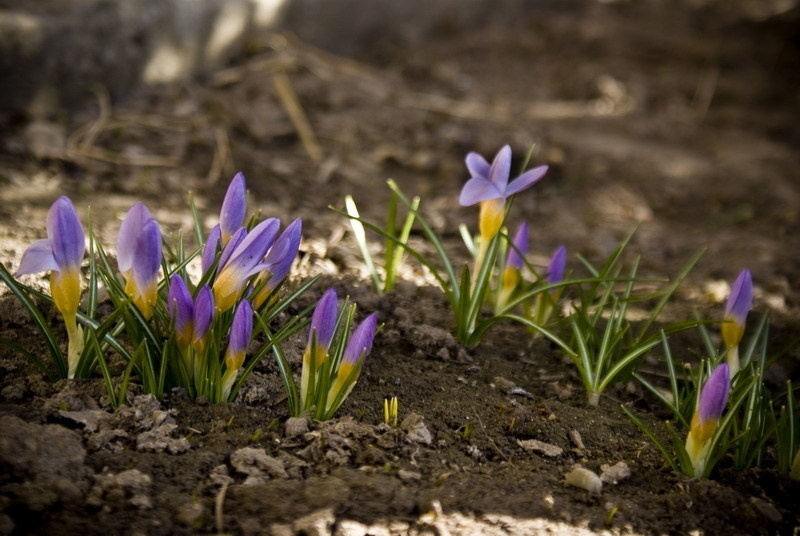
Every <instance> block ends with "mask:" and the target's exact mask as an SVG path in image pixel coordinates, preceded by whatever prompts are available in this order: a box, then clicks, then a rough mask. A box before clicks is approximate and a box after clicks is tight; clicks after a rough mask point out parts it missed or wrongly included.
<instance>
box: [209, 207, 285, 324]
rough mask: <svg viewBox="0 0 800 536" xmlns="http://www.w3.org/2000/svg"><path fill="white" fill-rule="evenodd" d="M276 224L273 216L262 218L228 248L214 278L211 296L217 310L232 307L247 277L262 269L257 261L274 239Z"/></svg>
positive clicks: (240, 293) (265, 252) (245, 283)
mask: <svg viewBox="0 0 800 536" xmlns="http://www.w3.org/2000/svg"><path fill="white" fill-rule="evenodd" d="M279 226H280V224H279V222H278V220H277V218H269V219H267V220H264V221H262V222H261V223H259V224H258V225H256V226H255V227H254V228H253V230H251V231H250V232H249V233H247V236H245V237H244V238H243V239H242V240H241V241H240V242H239V243H238V244H237V245H236V247H235V248H233V249H232V251H231V252H230V256H229V257H228V258H227V259H226V263H225V265H224V266H222V267H221V268H220V271H219V273H218V274H217V277H216V279H215V280H214V287H213V288H214V300H215V302H216V306H217V309H218V310H219V311H220V312H224V311H227V310H228V309H230V308H231V307H233V305H234V304H235V303H236V302H237V300H238V299H239V298H240V297H241V295H242V293H243V291H244V289H245V287H246V286H247V283H248V280H249V279H250V277H251V276H253V275H255V274H257V273H258V272H260V271H261V270H263V269H264V265H263V264H261V261H262V259H263V258H264V255H266V254H267V251H268V250H269V248H270V247H271V246H272V243H273V242H274V241H275V236H276V235H277V234H278V227H279ZM222 256H225V251H224V250H223V253H222Z"/></svg>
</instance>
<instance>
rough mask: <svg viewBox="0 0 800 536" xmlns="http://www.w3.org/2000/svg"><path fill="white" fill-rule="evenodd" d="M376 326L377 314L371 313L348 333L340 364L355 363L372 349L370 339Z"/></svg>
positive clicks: (373, 336)
mask: <svg viewBox="0 0 800 536" xmlns="http://www.w3.org/2000/svg"><path fill="white" fill-rule="evenodd" d="M377 327H378V315H376V314H375V313H372V314H371V315H369V316H368V317H367V318H365V319H364V321H363V322H361V324H359V326H358V327H357V328H356V329H355V331H353V334H352V335H350V339H349V340H348V341H347V346H346V347H345V349H344V354H343V355H342V364H343V365H344V364H349V365H356V364H358V362H359V361H361V359H363V358H364V357H366V356H367V354H369V353H370V351H371V350H372V341H373V339H374V338H375V330H376V329H377Z"/></svg>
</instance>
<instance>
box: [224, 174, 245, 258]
mask: <svg viewBox="0 0 800 536" xmlns="http://www.w3.org/2000/svg"><path fill="white" fill-rule="evenodd" d="M246 211H247V199H246V187H245V181H244V175H243V174H242V173H241V172H240V173H237V174H236V175H235V176H234V177H233V179H232V180H231V183H230V185H228V191H227V192H226V193H225V198H224V199H223V201H222V209H221V210H220V214H219V226H220V231H221V239H222V244H223V246H224V245H226V244H227V243H228V240H230V238H231V236H232V235H233V233H235V232H236V231H238V230H239V228H240V227H241V226H242V223H244V216H245V212H246Z"/></svg>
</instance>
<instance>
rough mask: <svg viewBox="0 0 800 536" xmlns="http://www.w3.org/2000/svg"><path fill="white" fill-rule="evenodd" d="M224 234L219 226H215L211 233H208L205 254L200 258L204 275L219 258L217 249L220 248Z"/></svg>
mask: <svg viewBox="0 0 800 536" xmlns="http://www.w3.org/2000/svg"><path fill="white" fill-rule="evenodd" d="M221 236H222V232H221V231H220V228H219V225H215V226H214V228H213V229H211V232H210V233H208V238H206V243H205V245H204V246H203V254H202V255H201V257H200V266H201V268H202V270H203V273H206V272H207V271H208V269H209V268H211V265H212V264H214V259H215V258H217V249H218V248H219V241H220V237H221Z"/></svg>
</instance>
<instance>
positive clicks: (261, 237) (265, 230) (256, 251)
mask: <svg viewBox="0 0 800 536" xmlns="http://www.w3.org/2000/svg"><path fill="white" fill-rule="evenodd" d="M279 228H280V222H279V221H278V219H277V218H269V219H266V220H264V221H262V222H261V223H259V224H258V225H256V226H255V227H253V230H252V231H250V232H249V233H248V234H247V236H246V237H245V238H244V239H243V240H242V241H241V242H240V243H239V245H237V246H236V249H235V250H234V251H233V253H232V254H231V256H230V260H228V261H227V262H226V263H225V264H226V265H227V264H235V265H236V266H237V268H238V269H239V270H241V272H242V273H249V272H250V271H251V270H252V269H253V268H254V267H255V266H256V265H257V264H259V263H260V262H261V259H263V258H264V255H266V254H267V251H268V250H269V248H270V247H271V246H272V243H273V242H275V236H276V235H277V234H278V229H279ZM223 254H224V252H223Z"/></svg>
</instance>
